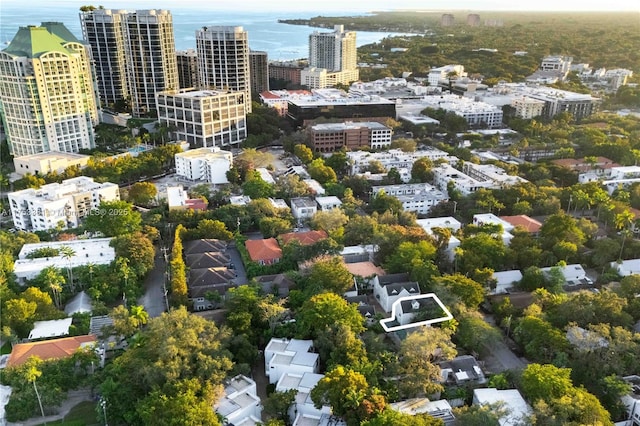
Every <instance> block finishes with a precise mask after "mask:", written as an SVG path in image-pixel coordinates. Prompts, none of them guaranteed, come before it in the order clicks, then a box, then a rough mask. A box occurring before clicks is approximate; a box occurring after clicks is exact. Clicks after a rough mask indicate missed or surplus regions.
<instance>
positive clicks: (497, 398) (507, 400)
mask: <svg viewBox="0 0 640 426" xmlns="http://www.w3.org/2000/svg"><path fill="white" fill-rule="evenodd" d="M497 402H501V403H503V404H504V407H505V408H506V409H507V414H506V415H504V416H503V417H501V418H500V419H498V422H499V423H500V426H512V425H513V426H515V425H519V424H522V423H521V422H522V421H523V420H525V418H526V417H527V416H529V415H530V414H531V408H529V405H528V404H527V402H526V401H525V400H524V398H523V397H522V395H520V392H518V390H517V389H504V390H498V389H496V388H485V389H474V390H473V403H474V404H479V405H486V404H495V403H497Z"/></svg>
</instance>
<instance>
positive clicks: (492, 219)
mask: <svg viewBox="0 0 640 426" xmlns="http://www.w3.org/2000/svg"><path fill="white" fill-rule="evenodd" d="M473 224H474V225H476V226H483V225H500V226H502V232H501V233H500V235H497V234H496V235H494V236H495V237H496V238H497V237H498V236H499V237H500V239H501V240H502V243H503V244H504V245H505V246H508V245H509V244H511V240H512V239H513V235H512V234H511V233H510V232H509V231H513V229H514V228H515V227H514V226H513V225H512V224H510V223H509V222H507V221H506V220H502V219H500V218H499V217H498V216H496V215H494V214H493V213H480V214H474V215H473Z"/></svg>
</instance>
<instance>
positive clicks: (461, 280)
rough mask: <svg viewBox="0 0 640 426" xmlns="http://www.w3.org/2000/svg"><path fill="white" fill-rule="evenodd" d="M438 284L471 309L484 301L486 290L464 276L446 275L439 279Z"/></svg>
mask: <svg viewBox="0 0 640 426" xmlns="http://www.w3.org/2000/svg"><path fill="white" fill-rule="evenodd" d="M436 282H437V283H438V285H440V286H442V287H444V288H446V289H448V290H449V291H450V292H451V293H452V294H454V295H455V296H457V297H458V298H459V299H460V301H462V303H464V304H465V305H466V306H467V307H469V308H473V309H475V308H477V307H478V306H480V304H481V303H482V301H483V300H484V295H485V292H486V289H485V288H484V287H483V286H482V284H480V283H478V282H476V281H474V280H472V279H471V278H467V277H466V276H464V275H462V274H453V275H444V276H442V277H439V278H437V279H436Z"/></svg>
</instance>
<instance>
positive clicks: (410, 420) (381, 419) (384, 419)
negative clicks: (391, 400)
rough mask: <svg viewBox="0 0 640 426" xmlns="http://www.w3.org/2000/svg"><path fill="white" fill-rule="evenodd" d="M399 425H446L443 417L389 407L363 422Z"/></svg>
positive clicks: (365, 424) (367, 425)
mask: <svg viewBox="0 0 640 426" xmlns="http://www.w3.org/2000/svg"><path fill="white" fill-rule="evenodd" d="M398 425H412V426H444V422H443V421H442V420H441V419H436V418H435V417H432V416H430V415H429V414H416V415H411V414H404V413H400V412H399V411H395V410H393V409H391V408H387V409H386V410H384V411H383V412H382V413H380V414H379V415H378V416H376V417H374V418H373V419H371V420H366V421H364V422H362V423H361V426H398Z"/></svg>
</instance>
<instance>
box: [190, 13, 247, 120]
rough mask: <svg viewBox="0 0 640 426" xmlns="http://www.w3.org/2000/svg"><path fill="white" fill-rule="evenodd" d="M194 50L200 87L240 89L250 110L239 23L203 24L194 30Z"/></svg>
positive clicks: (244, 42)
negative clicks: (237, 25) (233, 24)
mask: <svg viewBox="0 0 640 426" xmlns="http://www.w3.org/2000/svg"><path fill="white" fill-rule="evenodd" d="M196 52H197V55H198V73H199V75H200V85H201V86H202V88H204V89H218V90H225V91H234V92H243V93H244V96H245V99H244V104H245V108H246V111H247V113H249V112H251V83H250V73H249V37H248V35H247V32H246V31H244V29H243V28H242V27H228V26H216V27H203V28H202V29H200V30H198V31H196Z"/></svg>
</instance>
